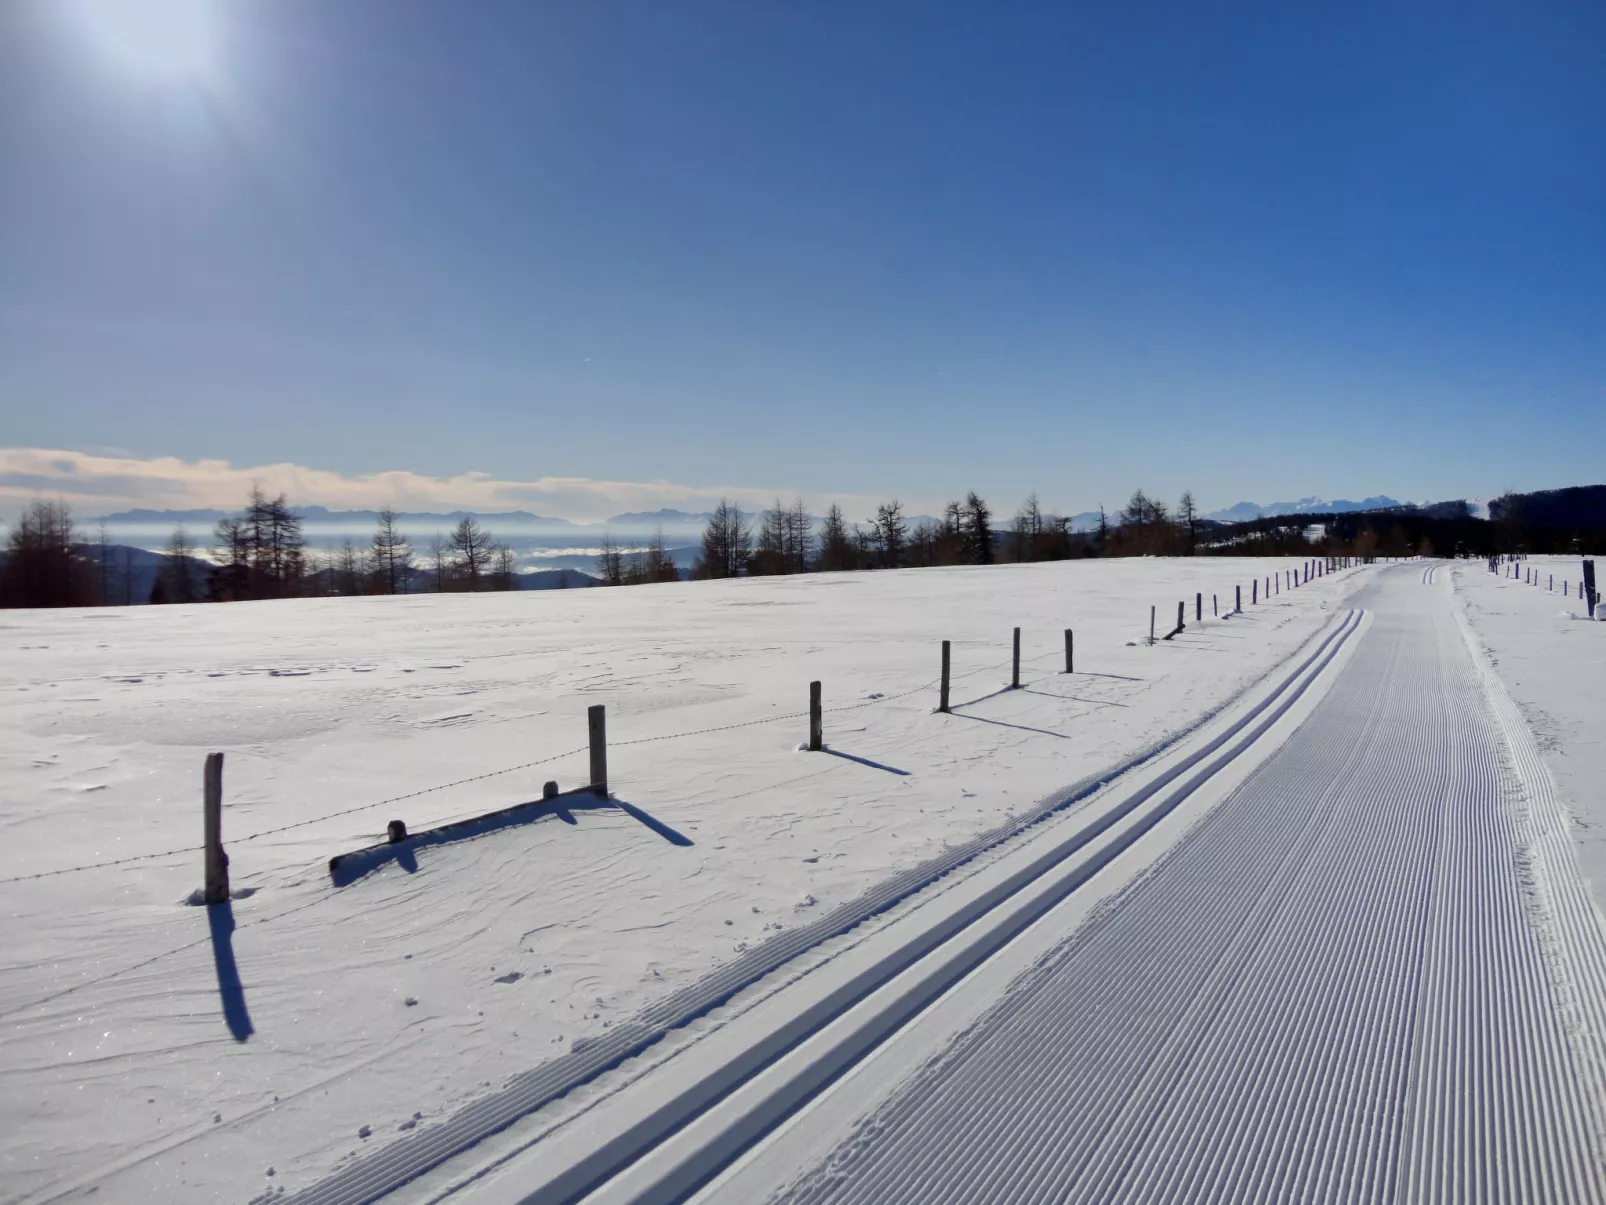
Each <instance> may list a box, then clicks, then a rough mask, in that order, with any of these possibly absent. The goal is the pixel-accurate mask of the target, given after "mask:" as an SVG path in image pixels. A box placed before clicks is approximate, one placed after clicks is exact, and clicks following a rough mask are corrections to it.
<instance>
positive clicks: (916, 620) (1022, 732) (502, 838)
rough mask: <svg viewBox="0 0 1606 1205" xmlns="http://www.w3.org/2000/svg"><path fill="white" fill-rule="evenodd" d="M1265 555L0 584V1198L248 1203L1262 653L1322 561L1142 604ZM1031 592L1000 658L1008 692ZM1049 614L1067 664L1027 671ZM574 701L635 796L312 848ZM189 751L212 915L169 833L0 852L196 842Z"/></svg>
mask: <svg viewBox="0 0 1606 1205" xmlns="http://www.w3.org/2000/svg"><path fill="white" fill-rule="evenodd" d="M1285 564H1286V563H1285ZM1277 567H1279V564H1278V563H1274V562H1267V561H1252V562H1235V561H1231V560H1220V559H1199V560H1193V561H1178V560H1171V561H1167V560H1143V561H1126V562H1104V563H1098V562H1076V563H1065V564H1056V565H1038V566H1000V567H997V568H990V569H949V570H923V571H904V572H897V573H879V574H857V575H819V576H811V577H806V578H798V579H756V580H746V581H737V582H725V583H687V584H673V585H666V586H652V587H636V588H631V589H625V590H612V591H602V590H598V591H583V592H581V591H572V592H550V593H541V594H520V595H484V596H431V597H404V598H387V599H320V600H301V601H296V602H288V603H246V604H234V605H229V606H210V607H208V606H197V607H167V608H139V609H133V610H108V611H78V612H58V613H42V612H33V613H19V612H11V613H8V614H6V615H5V616H4V617H0V625H3V628H0V630H3V631H4V635H5V645H4V649H3V652H0V692H3V693H0V707H3V708H4V719H5V723H4V724H3V726H0V764H4V766H5V767H6V781H7V784H8V787H7V791H6V792H5V795H4V798H3V801H0V826H3V832H4V833H5V836H6V838H7V840H6V841H5V842H4V845H3V847H0V879H4V880H7V881H5V882H3V883H0V893H3V897H0V898H3V902H4V904H5V907H6V909H7V912H8V916H9V918H10V923H9V924H8V927H7V936H6V940H5V944H4V947H3V967H4V971H3V975H0V1035H3V1037H0V1076H3V1078H4V1083H5V1085H6V1091H5V1092H4V1093H3V1094H0V1133H3V1134H4V1135H5V1138H4V1141H3V1146H0V1199H4V1200H8V1201H9V1200H36V1199H45V1198H48V1197H50V1196H53V1195H55V1194H57V1193H60V1192H63V1191H67V1190H70V1189H72V1188H75V1187H85V1188H87V1187H90V1186H99V1187H100V1188H101V1189H102V1190H104V1191H106V1192H107V1193H108V1194H109V1196H110V1199H125V1198H129V1197H138V1196H144V1197H150V1198H152V1199H155V1198H162V1199H173V1200H204V1199H212V1198H213V1197H215V1196H221V1197H223V1198H225V1199H243V1198H245V1197H249V1196H251V1195H253V1194H255V1193H259V1192H262V1191H268V1190H273V1189H276V1188H278V1187H280V1186H283V1185H286V1184H288V1185H289V1186H290V1187H291V1188H297V1187H302V1186H305V1185H307V1184H308V1183H311V1182H313V1181H315V1180H317V1179H318V1178H320V1177H321V1176H323V1175H324V1174H326V1173H327V1172H328V1171H329V1170H331V1169H332V1168H334V1167H336V1166H338V1165H339V1164H340V1163H341V1162H342V1161H343V1160H345V1159H348V1158H350V1157H352V1156H353V1155H354V1154H356V1153H358V1152H364V1153H366V1152H367V1151H368V1150H370V1149H372V1148H373V1147H375V1146H376V1145H378V1144H382V1143H384V1142H386V1141H388V1140H392V1139H394V1138H395V1137H397V1136H398V1135H399V1134H406V1133H408V1132H410V1130H411V1129H412V1128H413V1126H414V1125H417V1126H421V1127H427V1126H430V1125H433V1124H436V1123H437V1122H438V1121H439V1119H441V1118H443V1117H445V1116H448V1115H450V1114H451V1113H452V1112H454V1111H455V1110H456V1109H457V1108H459V1107H460V1106H461V1105H463V1104H465V1103H467V1102H469V1101H472V1100H475V1099H477V1098H480V1097H482V1096H484V1095H485V1094H486V1093H488V1092H490V1091H492V1090H493V1089H494V1088H495V1087H497V1086H499V1085H500V1084H501V1083H502V1082H503V1081H504V1080H505V1079H506V1078H507V1077H508V1076H509V1075H510V1074H513V1073H515V1072H519V1071H523V1070H526V1069H528V1068H531V1067H534V1066H537V1065H539V1064H541V1063H542V1062H543V1060H546V1059H549V1058H551V1057H552V1056H554V1055H557V1054H559V1053H561V1052H564V1051H567V1050H569V1049H570V1048H571V1047H572V1046H573V1044H574V1043H575V1042H576V1041H577V1040H582V1039H585V1038H587V1037H592V1036H597V1035H601V1034H604V1033H606V1032H608V1030H609V1029H610V1027H612V1026H613V1025H615V1024H616V1023H617V1022H619V1021H620V1020H622V1019H625V1018H627V1017H629V1016H630V1015H632V1014H634V1013H635V1012H636V1011H637V1010H638V1009H640V1008H642V1007H643V1006H645V1005H647V1004H649V1003H651V1002H652V1001H654V1000H658V999H662V998H664V997H665V996H666V995H668V994H669V993H670V992H671V991H673V990H674V989H676V988H679V987H683V986H685V985H687V984H689V983H692V982H694V981H695V980H697V979H698V978H699V977H700V976H701V975H703V974H704V973H705V972H707V971H708V970H709V969H710V968H712V967H714V966H717V965H721V964H723V963H725V962H727V961H729V960H730V959H732V958H733V957H734V956H736V955H738V954H739V953H741V952H743V951H744V950H746V949H748V948H750V947H751V946H753V945H754V944H755V943H758V942H761V941H763V940H764V939H765V938H767V937H770V936H773V935H774V934H775V933H776V931H777V930H780V929H784V928H790V927H792V926H794V925H796V924H798V923H800V921H802V920H804V919H806V918H808V917H810V916H812V915H815V914H817V912H818V910H821V909H824V908H827V907H829V906H831V905H833V904H836V903H840V902H842V901H844V900H847V899H849V898H852V897H854V896H856V895H858V894H859V893H860V892H862V891H864V890H866V889H867V888H869V887H871V886H873V885H874V884H876V883H877V882H880V881H882V880H883V879H885V878H886V877H887V876H889V875H890V874H893V873H894V872H896V871H898V870H900V869H904V868H907V867H910V866H913V865H915V864H916V863H919V862H921V861H923V860H925V859H927V858H929V857H931V856H932V855H934V854H936V853H939V852H940V851H941V850H942V849H943V848H944V847H945V846H946V845H949V844H952V843H957V842H960V841H963V840H965V839H967V838H968V837H970V836H972V835H974V834H976V833H978V832H980V831H982V830H984V829H987V828H989V827H992V826H993V825H995V824H997V823H999V822H1000V821H1002V820H1005V819H1006V818H1007V817H1009V816H1010V815H1011V814H1017V813H1019V812H1022V811H1024V810H1025V809H1026V808H1027V807H1028V806H1030V805H1031V804H1033V803H1034V802H1035V801H1037V800H1039V799H1041V798H1043V797H1044V796H1046V795H1049V794H1050V793H1051V792H1053V791H1055V790H1056V789H1058V788H1060V787H1063V786H1064V785H1065V784H1067V783H1070V782H1073V781H1075V780H1077V779H1079V778H1082V777H1084V776H1086V775H1088V774H1091V773H1094V772H1095V771H1098V770H1100V769H1102V768H1103V767H1105V766H1107V765H1109V764H1110V763H1112V762H1114V761H1116V760H1118V759H1119V758H1120V757H1121V756H1122V755H1123V753H1126V752H1130V751H1132V750H1136V749H1138V748H1140V747H1142V746H1144V745H1146V744H1148V743H1150V742H1153V741H1155V740H1157V739H1159V738H1161V737H1163V736H1164V735H1165V734H1166V733H1168V732H1172V731H1175V730H1177V729H1179V728H1181V727H1184V726H1186V725H1187V724H1189V723H1190V722H1191V721H1192V720H1193V719H1195V718H1196V717H1197V716H1199V715H1200V714H1202V713H1204V712H1205V711H1207V710H1209V709H1210V708H1212V707H1214V706H1216V705H1217V704H1219V703H1220V702H1221V701H1222V700H1224V699H1225V698H1227V697H1228V696H1229V695H1231V694H1232V693H1233V692H1235V691H1236V690H1238V689H1239V688H1241V687H1242V686H1244V685H1246V684H1248V683H1250V682H1252V681H1254V680H1255V679H1257V678H1258V677H1259V676H1260V675H1261V674H1263V673H1264V672H1266V671H1267V670H1268V669H1269V668H1271V667H1272V666H1273V665H1275V664H1276V663H1277V662H1278V660H1279V659H1280V658H1281V657H1283V656H1284V655H1286V654H1287V653H1288V652H1289V651H1290V650H1292V649H1293V648H1294V647H1296V646H1297V645H1298V644H1299V643H1300V642H1301V641H1303V640H1304V639H1305V638H1306V637H1308V636H1309V635H1310V634H1311V633H1312V632H1313V631H1315V630H1316V628H1317V627H1318V626H1320V625H1321V624H1322V623H1323V622H1324V621H1325V620H1327V619H1328V618H1329V617H1330V616H1331V613H1332V607H1333V604H1334V599H1335V598H1336V597H1337V596H1338V594H1339V593H1340V592H1341V589H1342V583H1341V582H1340V581H1337V580H1333V579H1329V580H1327V581H1323V582H1319V583H1316V584H1313V585H1311V586H1308V587H1303V588H1301V589H1299V590H1297V591H1293V592H1291V593H1286V592H1285V593H1281V594H1278V595H1277V596H1275V597H1274V598H1273V599H1272V600H1271V602H1270V604H1269V605H1262V606H1261V607H1259V608H1256V609H1255V610H1254V611H1253V612H1252V613H1250V614H1248V615H1246V616H1243V617H1240V618H1236V619H1233V620H1231V621H1222V622H1209V621H1207V622H1206V624H1204V625H1203V626H1202V627H1196V628H1194V629H1191V630H1190V631H1189V633H1187V634H1186V635H1185V636H1184V637H1183V638H1182V639H1180V640H1178V641H1176V642H1173V643H1169V644H1167V643H1161V644H1159V645H1156V646H1154V647H1152V648H1151V647H1148V646H1146V645H1144V644H1143V643H1141V638H1142V637H1143V636H1144V635H1145V634H1146V631H1147V627H1148V609H1149V607H1150V605H1155V606H1157V607H1158V608H1159V611H1160V614H1161V616H1162V631H1163V630H1164V622H1163V620H1164V617H1166V616H1168V615H1172V614H1174V609H1175V604H1176V600H1177V599H1179V598H1181V597H1188V598H1189V599H1190V614H1191V596H1192V594H1193V592H1194V591H1195V590H1202V591H1204V592H1205V608H1206V613H1207V615H1208V613H1209V609H1210V593H1211V592H1212V591H1214V592H1217V593H1219V594H1220V595H1221V596H1222V598H1223V601H1225V600H1226V599H1227V598H1228V597H1229V596H1230V594H1231V587H1232V585H1233V584H1234V582H1236V581H1243V582H1244V584H1245V585H1246V586H1247V581H1248V577H1249V575H1250V574H1265V573H1267V572H1270V571H1273V570H1275V569H1276V568H1277ZM1346 576H1348V575H1346ZM1247 594H1248V591H1247V589H1246V590H1245V595H1246V601H1247ZM1017 624H1018V625H1020V626H1022V627H1023V629H1024V633H1025V634H1024V643H1025V656H1026V659H1027V660H1026V664H1025V669H1024V672H1023V678H1024V680H1025V681H1024V685H1025V686H1026V687H1027V689H1025V690H1022V691H1020V692H1007V693H997V692H998V691H999V688H1001V687H1003V686H1004V685H1006V684H1007V668H1006V666H1005V662H1006V661H1007V657H1008V646H1009V633H1010V628H1011V627H1012V626H1014V625H1017ZM1066 626H1072V627H1074V628H1075V629H1076V632H1077V650H1078V669H1079V671H1081V672H1079V673H1078V674H1077V675H1076V676H1075V677H1074V678H1065V677H1063V676H1061V675H1059V674H1057V673H1056V672H1055V671H1057V670H1058V669H1059V668H1060V660H1061V657H1062V652H1061V636H1060V632H1061V629H1063V628H1064V627H1066ZM943 638H949V639H952V640H953V641H954V642H955V643H954V650H955V652H954V656H955V673H956V681H955V690H954V698H955V701H956V703H969V704H970V705H969V706H966V707H962V708H960V709H959V714H956V715H954V716H949V717H942V716H934V715H933V714H931V709H932V707H933V706H934V705H935V702H936V698H935V687H934V684H933V681H932V680H933V678H934V677H935V675H936V669H937V659H938V658H937V652H938V648H937V645H938V641H939V640H941V639H943ZM1129 642H1131V643H1129ZM812 678H819V679H821V680H823V682H824V684H825V699H826V705H827V707H828V708H831V709H847V708H851V710H832V711H831V712H830V713H829V714H828V715H827V717H826V738H827V741H828V742H829V744H830V745H831V746H832V747H833V749H834V750H835V755H833V754H829V753H828V754H807V753H802V752H799V751H798V748H797V746H798V743H799V742H800V741H801V740H802V739H803V737H804V736H805V726H804V721H803V720H802V719H801V718H800V716H799V715H798V713H799V712H801V711H802V710H803V708H804V707H805V706H806V699H807V683H808V681H809V680H810V679H812ZM972 701H974V702H972ZM597 702H602V703H606V704H607V705H608V712H609V717H608V718H609V732H610V738H611V741H612V742H613V746H612V749H611V752H610V779H611V782H612V785H613V787H614V790H615V793H616V794H617V795H618V796H620V797H621V798H622V799H623V800H624V801H626V802H628V803H629V804H631V805H632V806H633V808H634V809H636V814H634V815H633V814H630V813H627V812H625V811H622V810H620V809H614V808H610V809H599V808H592V809H585V808H579V807H577V808H574V809H573V810H572V811H569V812H567V813H565V814H557V815H554V814H548V815H544V816H541V817H539V818H535V819H530V820H528V821H527V822H525V823H520V824H516V825H512V826H509V827H503V828H500V829H497V830H495V831H489V832H485V833H483V834H481V835H479V836H478V837H477V838H476V839H473V840H467V841H460V842H454V843H450V844H443V845H440V846H433V847H429V848H425V849H420V850H419V851H418V852H417V854H416V857H415V858H413V859H412V862H411V864H410V865H409V864H407V862H406V861H405V860H396V861H387V862H384V863H382V864H380V865H378V866H377V867H375V868H374V869H373V870H372V871H371V873H368V874H366V875H365V876H363V877H360V878H357V879H356V880H354V881H349V882H348V881H340V882H331V878H330V876H329V874H328V872H327V870H326V860H327V858H328V857H329V856H330V855H331V854H334V853H337V852H341V851H343V850H347V849H351V848H355V847H357V846H359V845H364V844H367V843H369V842H371V841H374V840H375V839H377V837H378V836H379V835H380V834H382V832H383V829H384V824H385V822H386V821H387V820H389V819H391V818H400V819H403V820H405V821H406V822H407V823H408V825H409V827H410V828H412V829H414V830H415V831H416V830H417V829H420V828H423V827H426V826H428V825H430V824H434V823H439V822H441V821H444V820H449V819H454V818H461V817H465V816H471V815H476V814H480V813H483V812H485V811H489V810H491V809H494V808H497V807H502V806H506V805H507V804H510V803H514V802H518V801H520V800H523V799H528V798H532V797H534V796H536V795H538V794H539V789H540V784H541V782H542V781H543V780H545V779H546V778H556V779H558V780H559V782H560V783H561V785H563V786H564V787H566V788H567V787H571V786H575V785H578V784H579V782H580V781H581V779H582V778H583V776H584V774H585V771H586V761H585V754H584V752H583V746H584V744H585V709H586V707H587V706H588V705H589V704H592V703H597ZM629 742H641V743H637V744H631V743H629ZM210 750H222V751H224V752H225V753H226V755H227V764H226V770H225V796H226V815H225V830H224V831H225V840H226V841H227V842H228V843H229V849H230V856H231V858H232V861H233V865H232V873H233V880H234V886H235V889H236V893H237V898H236V900H235V901H234V902H233V904H232V905H231V908H230V909H229V910H228V914H225V910H223V909H211V910H208V909H204V908H196V907H189V906H186V905H185V904H184V903H183V902H182V901H183V900H184V899H185V897H186V896H187V895H188V894H189V892H190V891H191V890H192V889H193V888H195V887H196V886H198V884H199V879H200V867H199V856H198V854H195V853H193V852H179V853H174V854H172V855H170V856H164V857H156V858H150V859H146V860H141V861H136V862H132V863H127V864H124V865H119V866H113V867H108V868H105V869H101V870H95V871H89V872H85V873H73V874H63V875H55V874H50V875H48V877H43V878H25V879H22V880H21V881H13V880H17V879H18V878H19V876H28V875H34V874H40V873H44V872H51V871H54V870H57V869H61V868H66V867H71V866H77V865H82V864H85V863H90V862H100V861H112V860H116V859H121V858H126V857H131V856H137V855H143V854H148V853H153V852H157V851H163V850H170V849H182V848H183V847H187V846H193V845H194V844H195V843H196V841H197V839H198V837H199V830H200V817H199V814H198V813H199V810H200V808H199V787H200V783H199V779H200V770H201V761H202V757H203V755H204V754H205V753H206V752H207V751H210ZM529 762H539V763H540V764H537V765H532V766H528V767H526V768H523V769H518V770H515V771H512V772H507V773H498V772H499V771H503V770H506V769H507V768H508V767H514V766H520V765H521V764H523V763H529ZM487 775H490V776H488V777H482V776H487ZM464 779H477V781H466V782H459V780H464ZM447 783H458V785H454V786H450V787H446V788H444V789H436V788H439V787H440V786H441V784H447ZM385 800H395V802H388V803H382V804H381V802H380V801H385ZM341 811H346V812H347V814H345V815H341V816H336V817H334V818H331V819H319V818H320V817H328V816H330V815H331V814H332V813H336V812H341ZM287 825H301V827H295V828H290V829H287V830H286V831H280V832H272V833H268V834H267V835H263V836H261V837H258V838H256V839H253V840H243V839H242V838H244V837H246V836H248V835H250V834H254V833H258V832H263V831H265V830H272V829H281V828H283V826H287ZM209 912H210V913H211V915H210V916H209V915H208V913H209ZM231 924H232V927H231ZM270 1168H271V1169H272V1174H271V1175H269V1169H270Z"/></svg>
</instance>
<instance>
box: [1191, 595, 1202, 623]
mask: <svg viewBox="0 0 1606 1205" xmlns="http://www.w3.org/2000/svg"><path fill="white" fill-rule="evenodd" d="M1193 622H1194V623H1203V622H1204V591H1203V590H1199V591H1196V592H1195V593H1194V596H1193Z"/></svg>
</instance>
